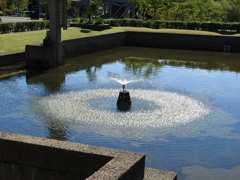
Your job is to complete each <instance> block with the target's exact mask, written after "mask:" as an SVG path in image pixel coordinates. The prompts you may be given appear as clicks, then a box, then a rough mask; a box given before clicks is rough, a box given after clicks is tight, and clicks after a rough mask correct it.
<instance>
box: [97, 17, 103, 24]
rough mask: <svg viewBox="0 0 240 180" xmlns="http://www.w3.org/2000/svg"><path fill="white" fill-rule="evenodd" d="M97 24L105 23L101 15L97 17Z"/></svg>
mask: <svg viewBox="0 0 240 180" xmlns="http://www.w3.org/2000/svg"><path fill="white" fill-rule="evenodd" d="M96 24H104V21H103V19H102V18H101V17H98V18H97V19H96Z"/></svg>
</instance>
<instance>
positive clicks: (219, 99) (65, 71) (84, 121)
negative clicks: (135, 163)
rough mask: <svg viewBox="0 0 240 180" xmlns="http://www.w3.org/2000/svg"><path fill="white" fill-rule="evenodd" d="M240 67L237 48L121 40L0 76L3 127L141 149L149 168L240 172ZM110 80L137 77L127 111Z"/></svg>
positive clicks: (182, 175)
mask: <svg viewBox="0 0 240 180" xmlns="http://www.w3.org/2000/svg"><path fill="white" fill-rule="evenodd" d="M22 66H24V65H23V64H18V65H14V66H6V67H0V75H2V74H6V73H9V72H11V73H13V74H14V72H16V74H18V73H17V72H19V71H20V72H22V70H23V69H22ZM239 72H240V54H234V53H218V52H204V51H185V50H173V49H155V48H140V47H119V48H113V49H110V50H105V51H101V52H97V53H92V54H88V55H83V56H79V57H75V58H71V59H68V60H67V61H66V64H65V65H64V66H61V67H58V68H55V69H52V70H47V71H45V72H44V73H43V74H37V73H33V72H27V73H26V74H23V75H18V76H13V77H11V78H4V79H2V80H0V87H1V88H0V104H1V106H0V112H1V113H0V131H4V132H10V133H20V134H26V135H32V136H39V137H46V138H54V139H58V140H65V141H70V142H77V143H83V144H90V145H95V146H103V147H108V148H114V149H122V150H127V151H134V152H140V153H144V154H146V167H151V168H155V169H162V170H168V171H175V172H176V173H178V179H180V180H181V179H224V180H225V179H228V180H229V179H238V178H239V177H240V150H239V149H240V74H239ZM20 74H21V73H20ZM0 77H1V76H0ZM114 79H119V80H123V81H133V82H131V83H129V84H127V85H126V90H128V91H129V92H130V95H131V100H132V108H131V110H130V111H128V112H119V111H118V110H117V107H116V102H117V97H118V94H119V91H121V90H122V85H121V84H120V83H118V82H117V81H115V80H114Z"/></svg>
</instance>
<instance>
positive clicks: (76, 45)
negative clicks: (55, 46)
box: [63, 32, 127, 58]
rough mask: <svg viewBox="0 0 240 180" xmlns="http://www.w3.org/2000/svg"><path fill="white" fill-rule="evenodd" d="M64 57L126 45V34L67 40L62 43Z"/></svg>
mask: <svg viewBox="0 0 240 180" xmlns="http://www.w3.org/2000/svg"><path fill="white" fill-rule="evenodd" d="M63 43H64V45H65V48H66V57H67V58H70V57H74V56H79V55H82V54H86V53H91V52H95V51H100V50H104V49H110V48H114V47H118V46H124V45H127V33H126V32H120V33H110V34H103V35H97V36H90V37H83V38H77V39H68V40H64V41H63Z"/></svg>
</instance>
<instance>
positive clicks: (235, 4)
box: [222, 0, 240, 22]
mask: <svg viewBox="0 0 240 180" xmlns="http://www.w3.org/2000/svg"><path fill="white" fill-rule="evenodd" d="M222 7H223V8H224V10H226V11H227V21H228V22H239V21H240V1H239V0H228V1H223V2H222Z"/></svg>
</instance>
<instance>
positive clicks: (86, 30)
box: [80, 29, 91, 33]
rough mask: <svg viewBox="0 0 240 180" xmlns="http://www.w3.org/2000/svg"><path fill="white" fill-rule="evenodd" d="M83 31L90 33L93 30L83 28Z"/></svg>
mask: <svg viewBox="0 0 240 180" xmlns="http://www.w3.org/2000/svg"><path fill="white" fill-rule="evenodd" d="M80 31H81V32H82V33H90V32H91V30H88V29H83V30H80Z"/></svg>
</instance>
